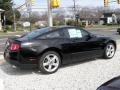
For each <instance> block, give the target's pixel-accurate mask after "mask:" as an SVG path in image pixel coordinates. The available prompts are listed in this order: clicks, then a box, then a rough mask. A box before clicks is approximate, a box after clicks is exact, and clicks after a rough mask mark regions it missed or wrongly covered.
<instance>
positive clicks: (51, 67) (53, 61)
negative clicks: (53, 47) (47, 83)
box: [38, 51, 61, 74]
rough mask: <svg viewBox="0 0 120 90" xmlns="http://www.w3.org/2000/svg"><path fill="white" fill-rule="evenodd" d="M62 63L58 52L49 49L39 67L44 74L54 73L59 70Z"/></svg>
mask: <svg viewBox="0 0 120 90" xmlns="http://www.w3.org/2000/svg"><path fill="white" fill-rule="evenodd" d="M60 65H61V58H60V55H59V54H58V53H57V52H54V51H47V52H45V53H44V54H43V55H42V56H41V58H40V60H39V65H38V66H39V69H40V71H41V72H42V73H44V74H52V73H54V72H56V71H57V70H58V68H59V67H60Z"/></svg>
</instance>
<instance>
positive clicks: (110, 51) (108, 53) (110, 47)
mask: <svg viewBox="0 0 120 90" xmlns="http://www.w3.org/2000/svg"><path fill="white" fill-rule="evenodd" d="M115 52H116V47H115V45H114V44H113V43H108V44H107V45H106V47H105V50H104V55H103V57H104V58H105V59H111V58H113V56H114V55H115Z"/></svg>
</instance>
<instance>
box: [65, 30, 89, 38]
mask: <svg viewBox="0 0 120 90" xmlns="http://www.w3.org/2000/svg"><path fill="white" fill-rule="evenodd" d="M67 32H68V34H67V33H66V34H67V35H66V36H67V37H68V36H69V38H84V37H86V36H88V35H89V33H88V32H87V31H85V30H82V29H76V28H69V29H68V30H67Z"/></svg>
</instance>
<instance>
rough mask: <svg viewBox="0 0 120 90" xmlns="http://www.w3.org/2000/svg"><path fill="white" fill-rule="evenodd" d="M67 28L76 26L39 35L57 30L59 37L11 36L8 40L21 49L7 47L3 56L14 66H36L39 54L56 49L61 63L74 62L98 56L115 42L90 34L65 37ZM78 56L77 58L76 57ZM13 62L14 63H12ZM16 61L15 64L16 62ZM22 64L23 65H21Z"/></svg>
mask: <svg viewBox="0 0 120 90" xmlns="http://www.w3.org/2000/svg"><path fill="white" fill-rule="evenodd" d="M68 28H76V27H61V28H57V29H56V30H53V31H49V32H47V33H45V34H42V35H40V36H44V35H46V34H48V33H52V32H55V31H59V32H61V33H62V35H63V36H62V37H60V38H47V39H45V38H38V37H40V36H38V37H35V38H33V39H28V38H26V39H25V38H23V37H21V38H12V39H9V40H10V42H16V43H19V44H20V46H21V49H20V51H19V52H11V51H10V50H8V48H6V49H5V53H4V57H5V59H6V60H7V61H9V62H10V63H11V62H13V63H12V64H14V65H16V66H21V67H24V66H27V65H30V66H31V65H34V66H37V64H38V60H39V58H40V57H41V55H42V54H43V53H44V52H46V51H48V50H49V51H52V50H53V51H56V52H57V53H59V54H60V56H61V59H62V64H66V63H70V62H74V61H76V60H77V61H82V60H84V59H87V58H94V57H100V56H102V55H103V53H104V48H105V46H106V44H107V43H108V42H113V43H114V44H115V46H116V42H115V41H114V40H112V39H111V38H108V37H97V36H94V35H91V34H90V33H89V36H87V37H85V38H83V39H78V38H76V39H70V38H67V37H65V34H64V30H66V29H68ZM6 53H8V54H9V55H8V57H7V58H6ZM76 57H77V58H79V59H76ZM14 62H15V63H14ZM16 63H17V64H16ZM23 65H24V66H23Z"/></svg>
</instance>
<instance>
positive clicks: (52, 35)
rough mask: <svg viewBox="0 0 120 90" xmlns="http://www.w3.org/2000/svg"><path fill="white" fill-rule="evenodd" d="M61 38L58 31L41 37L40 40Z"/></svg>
mask: <svg viewBox="0 0 120 90" xmlns="http://www.w3.org/2000/svg"><path fill="white" fill-rule="evenodd" d="M59 37H61V35H60V33H59V32H58V31H56V32H52V33H48V34H46V35H43V36H41V37H40V38H41V39H46V38H59Z"/></svg>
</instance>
